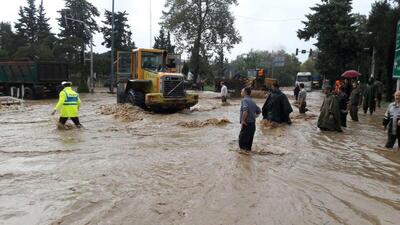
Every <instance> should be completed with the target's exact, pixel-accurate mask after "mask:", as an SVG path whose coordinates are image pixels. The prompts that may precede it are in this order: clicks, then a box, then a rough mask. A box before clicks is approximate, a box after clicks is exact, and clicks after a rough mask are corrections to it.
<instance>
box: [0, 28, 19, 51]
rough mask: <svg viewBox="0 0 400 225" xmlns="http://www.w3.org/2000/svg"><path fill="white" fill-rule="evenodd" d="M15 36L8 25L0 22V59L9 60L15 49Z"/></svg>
mask: <svg viewBox="0 0 400 225" xmlns="http://www.w3.org/2000/svg"><path fill="white" fill-rule="evenodd" d="M15 39H16V35H15V34H14V33H13V32H12V30H11V24H10V23H4V22H0V50H1V52H2V53H1V58H9V57H10V56H11V55H13V54H14V52H15V49H16V42H15Z"/></svg>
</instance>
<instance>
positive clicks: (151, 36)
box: [149, 0, 153, 48]
mask: <svg viewBox="0 0 400 225" xmlns="http://www.w3.org/2000/svg"><path fill="white" fill-rule="evenodd" d="M151 13H152V12H151V0H149V14H150V26H149V27H150V42H149V43H150V46H149V48H152V47H153V46H152V43H151V42H152V39H153V34H152V29H151V25H152V18H151V17H152V15H151Z"/></svg>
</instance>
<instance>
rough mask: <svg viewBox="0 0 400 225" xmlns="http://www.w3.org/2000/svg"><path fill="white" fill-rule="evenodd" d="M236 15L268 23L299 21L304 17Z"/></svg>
mask: <svg viewBox="0 0 400 225" xmlns="http://www.w3.org/2000/svg"><path fill="white" fill-rule="evenodd" d="M236 17H239V18H242V19H247V20H253V21H261V22H267V23H284V22H292V21H299V20H301V19H303V18H288V19H264V18H256V17H249V16H241V15H236Z"/></svg>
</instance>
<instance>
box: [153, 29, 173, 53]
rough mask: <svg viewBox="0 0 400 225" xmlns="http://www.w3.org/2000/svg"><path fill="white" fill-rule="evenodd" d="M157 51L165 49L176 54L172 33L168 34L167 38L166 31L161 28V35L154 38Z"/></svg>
mask: <svg viewBox="0 0 400 225" xmlns="http://www.w3.org/2000/svg"><path fill="white" fill-rule="evenodd" d="M153 48H156V49H165V50H167V52H168V53H175V46H174V45H172V41H171V33H170V32H167V36H165V29H164V28H163V27H161V29H160V34H159V35H158V37H155V38H154V46H153Z"/></svg>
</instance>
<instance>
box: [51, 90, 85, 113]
mask: <svg viewBox="0 0 400 225" xmlns="http://www.w3.org/2000/svg"><path fill="white" fill-rule="evenodd" d="M80 106H81V100H80V98H79V95H78V94H77V93H76V92H75V91H74V90H72V88H71V87H66V88H64V89H63V90H62V91H61V92H60V94H59V99H58V103H57V105H56V107H55V108H54V109H55V110H60V109H61V113H60V117H69V118H71V117H78V116H79V113H78V111H79V108H80Z"/></svg>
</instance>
